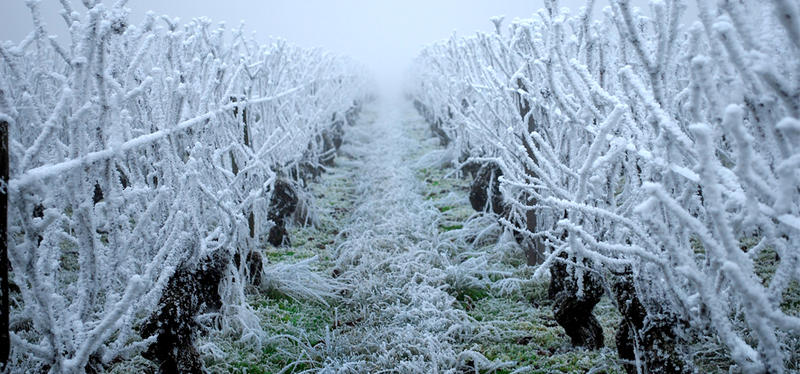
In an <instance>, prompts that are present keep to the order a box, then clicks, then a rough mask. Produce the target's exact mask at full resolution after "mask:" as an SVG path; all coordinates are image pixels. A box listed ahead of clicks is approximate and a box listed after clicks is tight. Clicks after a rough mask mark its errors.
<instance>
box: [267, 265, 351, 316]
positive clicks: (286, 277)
mask: <svg viewBox="0 0 800 374" xmlns="http://www.w3.org/2000/svg"><path fill="white" fill-rule="evenodd" d="M316 262H317V257H316V256H315V257H312V258H308V259H305V260H302V261H300V262H297V263H276V264H270V265H266V266H265V267H264V271H263V276H262V283H261V286H260V287H261V290H262V291H264V292H267V293H277V294H280V295H285V296H287V297H290V298H292V299H295V300H312V301H315V302H318V303H320V304H324V305H325V306H329V304H328V301H329V300H332V299H336V298H338V297H339V295H338V294H337V292H338V291H340V290H342V289H343V288H344V284H342V283H341V282H337V281H336V280H333V279H330V278H328V277H324V276H322V275H320V273H319V272H317V271H314V270H312V268H311V265H312V264H314V263H316Z"/></svg>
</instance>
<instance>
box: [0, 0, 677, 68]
mask: <svg viewBox="0 0 800 374" xmlns="http://www.w3.org/2000/svg"><path fill="white" fill-rule="evenodd" d="M72 3H73V6H74V8H75V9H81V10H83V5H81V2H80V1H72ZM107 3H109V4H110V3H112V2H111V1H107ZM560 4H561V6H562V7H568V8H571V9H572V11H573V12H577V11H578V9H579V8H580V7H581V6H583V5H584V4H585V1H583V0H569V1H561V2H560ZM634 4H637V5H639V6H646V5H647V1H646V0H634ZM607 5H608V0H598V1H596V4H595V8H594V9H595V12H594V13H595V16H597V15H599V14H600V12H601V9H602V8H603V7H605V6H607ZM127 6H128V7H129V8H130V9H131V15H130V20H131V21H132V22H133V23H138V22H139V21H141V19H142V18H143V17H144V15H145V14H146V12H147V11H148V10H152V11H154V12H155V13H156V14H157V15H162V14H166V15H169V16H171V17H180V18H181V20H183V21H187V20H190V19H192V18H195V17H208V18H210V19H211V20H212V21H214V22H215V23H218V22H225V23H226V25H227V26H228V28H233V27H237V26H238V25H239V23H240V22H245V25H246V29H247V30H249V31H252V32H255V37H256V39H258V40H259V41H263V42H267V41H268V40H269V38H270V37H280V38H285V39H287V40H289V41H291V42H293V43H296V44H299V45H301V46H305V47H323V48H325V49H326V50H329V51H331V52H334V53H339V54H344V55H348V56H351V57H353V58H355V59H356V60H358V61H360V62H362V63H363V64H364V65H366V66H367V67H368V68H370V69H371V70H372V71H373V73H374V74H375V76H376V78H378V80H379V81H381V82H384V83H387V82H397V80H398V78H399V77H400V76H401V74H402V72H403V70H404V68H405V67H406V66H408V64H409V63H410V61H411V60H412V59H413V58H414V56H415V55H416V54H417V53H418V51H419V50H420V49H421V48H422V47H423V46H424V45H426V44H430V43H433V42H436V41H438V40H442V39H446V38H448V37H449V36H450V35H451V34H452V33H453V32H457V33H459V34H472V33H474V32H475V31H477V30H485V31H489V30H492V29H493V26H492V24H491V22H490V21H489V18H490V17H492V16H499V15H503V16H505V17H506V24H507V23H508V22H510V20H512V19H514V18H529V17H530V16H531V15H532V14H534V13H535V12H536V10H538V9H540V8H542V7H543V6H544V2H543V0H497V1H490V0H336V1H332V0H304V1H298V0H270V1H258V0H225V1H197V0H130V1H129V2H128V5H127ZM41 10H42V17H43V19H44V22H45V23H46V24H47V29H48V32H49V33H50V34H56V35H64V34H65V33H66V28H65V26H64V22H63V20H62V19H61V17H60V16H59V15H58V12H59V11H60V10H61V4H60V2H59V1H58V0H42V1H41ZM691 12H692V10H691V9H690V14H691ZM0 14H2V15H3V20H4V22H3V23H0V40H3V41H5V40H13V41H19V40H21V39H23V38H24V37H25V36H26V35H27V34H28V33H29V32H30V31H31V30H32V23H31V17H30V12H29V10H28V8H27V6H26V5H25V1H24V0H0ZM60 40H62V42H63V37H61V38H60Z"/></svg>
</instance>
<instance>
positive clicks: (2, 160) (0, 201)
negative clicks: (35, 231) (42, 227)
mask: <svg viewBox="0 0 800 374" xmlns="http://www.w3.org/2000/svg"><path fill="white" fill-rule="evenodd" d="M0 178H2V181H0V292H2V293H3V296H2V300H1V301H0V303H1V305H0V370H5V368H6V365H7V364H8V355H9V353H10V349H11V348H10V344H11V338H10V336H9V332H8V316H9V312H10V305H9V298H8V289H9V287H8V235H7V230H8V122H6V121H2V120H0Z"/></svg>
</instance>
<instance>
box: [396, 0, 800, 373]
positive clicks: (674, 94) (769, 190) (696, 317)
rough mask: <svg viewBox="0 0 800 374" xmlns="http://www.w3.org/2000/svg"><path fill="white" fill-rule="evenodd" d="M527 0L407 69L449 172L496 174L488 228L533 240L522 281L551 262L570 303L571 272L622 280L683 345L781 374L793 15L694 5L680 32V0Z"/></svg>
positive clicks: (796, 173) (799, 243)
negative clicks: (562, 274)
mask: <svg viewBox="0 0 800 374" xmlns="http://www.w3.org/2000/svg"><path fill="white" fill-rule="evenodd" d="M545 3H546V9H543V10H540V11H539V12H538V13H537V14H536V15H535V17H534V18H532V19H526V20H515V21H514V22H513V23H512V24H511V26H510V27H509V28H507V29H505V30H503V29H502V28H501V27H500V21H501V20H495V23H496V25H497V26H498V27H497V32H496V33H492V34H484V33H481V34H478V35H475V36H471V37H455V36H454V37H453V38H451V39H450V40H448V41H446V42H443V43H439V44H436V45H433V46H431V47H429V48H427V49H426V50H424V51H423V52H422V53H421V55H420V56H419V57H418V59H417V61H416V64H415V72H416V73H417V77H418V78H417V80H416V82H417V83H415V84H414V86H413V87H412V88H411V93H412V96H413V97H414V98H415V99H416V100H417V101H418V102H419V103H421V105H420V107H421V108H422V110H423V112H424V114H425V115H426V116H427V117H428V120H429V121H430V122H432V123H435V124H437V126H438V128H439V129H441V131H442V132H444V134H445V135H446V137H447V138H448V139H450V140H452V147H453V148H454V149H455V151H456V152H453V153H452V154H454V155H456V157H458V158H457V159H454V160H453V161H454V162H456V163H458V162H464V161H467V160H468V159H469V160H477V161H494V162H496V163H497V164H498V165H499V166H500V168H501V169H502V173H503V176H502V177H501V178H500V180H501V186H500V189H501V191H502V193H503V196H504V200H505V202H506V203H507V204H509V206H510V207H511V209H510V212H509V214H508V215H507V216H505V217H503V218H501V222H503V223H504V224H505V226H506V227H507V228H508V229H510V230H514V231H517V232H521V233H522V234H524V235H526V236H528V237H529V238H532V239H537V240H543V241H544V242H545V243H547V247H548V249H547V250H546V253H545V255H546V256H545V259H544V264H543V265H542V266H540V267H539V270H538V271H537V274H543V273H545V272H546V271H547V270H548V269H549V265H550V264H552V263H553V262H554V261H565V260H564V258H562V257H560V256H563V254H567V255H568V258H569V260H567V261H568V262H569V263H570V264H571V265H572V266H571V268H572V269H573V270H572V272H573V274H574V276H575V278H576V279H577V280H578V293H581V292H582V284H581V281H580V280H581V279H583V276H582V274H583V272H587V271H590V272H597V273H599V274H615V273H619V272H624V271H626V269H632V272H633V274H634V275H635V277H634V279H635V284H636V289H637V293H638V295H639V296H638V297H639V298H640V299H642V300H643V302H644V303H645V304H646V306H647V307H648V308H649V309H650V310H655V309H658V310H662V311H663V310H667V311H669V313H672V314H674V315H675V316H676V317H675V318H676V320H677V321H681V322H680V323H678V324H677V325H676V326H675V328H676V329H678V330H681V331H680V334H681V335H684V338H686V339H688V341H690V342H697V341H698V340H703V339H706V338H704V337H708V336H710V337H711V340H712V342H713V343H714V344H721V345H723V346H724V347H726V349H727V352H728V354H729V355H730V357H731V358H732V360H733V361H734V362H735V363H736V364H737V365H738V366H739V368H740V369H741V370H743V371H744V372H771V373H778V372H783V371H784V370H785V367H786V361H787V360H788V359H789V355H790V352H789V349H788V348H787V344H790V342H791V341H795V342H796V341H797V338H798V335H800V318H798V316H797V315H796V311H795V312H790V311H787V310H785V309H783V308H782V307H781V304H782V302H783V300H784V295H785V293H786V292H787V290H789V289H790V288H792V287H794V288H797V287H798V283H797V282H798V281H800V272H799V271H798V269H800V267H798V257H799V256H800V252H798V249H800V189H798V185H800V153H798V149H800V75H798V72H800V44H798V43H799V42H798V40H800V39H798V35H800V34H799V33H800V31H799V30H800V13H798V12H800V9H798V4H797V3H796V2H791V1H779V0H774V1H769V2H766V1H765V2H762V1H738V2H733V1H719V2H707V1H700V0H698V1H697V6H698V13H699V20H698V21H694V20H691V22H693V23H692V24H691V25H689V26H688V27H684V26H683V25H681V20H682V19H683V18H682V17H683V12H684V10H685V4H684V1H680V0H665V1H652V2H650V9H649V12H644V11H642V10H640V9H638V8H636V7H633V6H632V5H631V4H630V1H628V0H614V1H612V5H611V6H610V7H607V8H605V9H603V12H602V14H603V15H602V17H601V19H599V20H592V19H591V15H592V7H593V5H594V1H588V3H587V6H586V7H583V8H581V9H580V11H579V12H578V13H577V14H570V12H569V10H567V9H562V8H560V7H559V5H558V2H557V1H553V0H549V1H546V2H545ZM712 3H716V5H712ZM531 211H533V212H535V214H534V215H533V216H531V214H529V212H531ZM531 217H534V219H535V221H534V222H535V225H533V226H531V225H530V224H529V223H530V222H531ZM767 255H769V256H772V257H770V258H773V257H774V258H775V261H774V263H775V268H774V275H771V276H770V277H767V278H765V277H763V275H761V274H759V272H758V269H757V268H758V266H759V264H758V262H759V259H760V258H763V257H764V256H767ZM585 264H588V266H587V265H585ZM659 308H661V309H659ZM664 308H666V309H664ZM791 344H796V343H791Z"/></svg>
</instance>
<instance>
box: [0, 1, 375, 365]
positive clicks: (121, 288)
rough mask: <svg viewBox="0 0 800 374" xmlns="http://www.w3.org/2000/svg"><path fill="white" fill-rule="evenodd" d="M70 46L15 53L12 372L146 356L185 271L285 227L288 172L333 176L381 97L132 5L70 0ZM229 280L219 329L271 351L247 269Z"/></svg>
mask: <svg viewBox="0 0 800 374" xmlns="http://www.w3.org/2000/svg"><path fill="white" fill-rule="evenodd" d="M61 3H62V4H63V11H62V13H61V15H62V17H63V19H64V21H65V22H66V24H67V25H68V28H69V35H68V38H67V39H66V42H59V41H57V40H56V39H55V38H53V37H50V36H48V35H47V31H46V30H45V28H44V25H43V24H42V21H41V18H40V15H39V10H38V1H29V2H28V5H29V7H30V9H31V14H32V15H33V17H32V18H33V23H34V31H33V32H31V33H30V35H28V37H27V38H25V39H24V40H23V41H21V42H20V43H18V44H12V43H10V42H9V43H5V44H2V46H0V119H2V120H4V121H7V122H8V123H9V124H10V158H11V170H10V177H11V180H10V183H9V186H8V187H9V196H10V199H9V201H10V202H11V203H10V206H9V235H8V239H9V243H8V244H9V257H10V262H11V265H12V267H13V271H12V282H13V284H14V285H15V286H16V287H17V288H18V292H17V293H15V294H12V299H13V300H14V303H13V307H12V314H11V339H12V363H16V365H22V366H20V368H23V367H29V366H31V367H32V365H39V366H40V367H49V370H50V371H51V372H63V373H71V372H83V371H84V370H85V369H84V368H85V367H86V366H87V364H88V363H90V361H91V362H93V363H95V364H100V365H103V364H105V363H109V362H112V361H113V360H115V359H118V358H125V357H129V356H130V355H132V354H135V353H138V352H139V351H141V350H142V349H144V348H146V346H147V345H148V344H149V343H150V342H151V341H150V340H144V341H142V340H141V339H137V335H138V332H137V331H136V329H137V328H138V326H139V325H140V324H141V323H142V321H143V320H144V319H145V318H147V317H148V315H149V313H151V312H152V311H153V310H154V309H155V308H156V304H157V303H158V302H159V298H160V296H161V293H162V291H163V289H164V287H165V285H166V283H167V282H168V280H169V278H170V277H171V275H172V274H173V273H174V272H175V271H176V268H178V267H180V266H182V265H185V264H191V263H194V262H197V261H198V259H200V258H203V257H204V256H207V255H209V254H211V253H214V252H217V251H228V252H229V253H230V254H236V253H237V252H238V253H240V254H241V257H240V258H245V256H246V255H247V251H250V250H251V248H254V247H255V246H256V244H257V243H258V242H259V241H261V240H262V239H263V237H264V236H265V235H266V233H267V232H268V231H269V229H270V227H271V225H272V224H273V222H270V220H269V218H268V208H269V201H270V196H271V193H272V191H273V190H274V188H273V186H274V183H275V181H276V179H277V178H278V177H279V176H285V177H289V178H295V179H296V180H297V181H298V182H297V183H300V184H302V180H301V179H300V178H299V175H300V174H301V173H302V171H301V169H302V168H303V167H308V165H311V166H312V167H318V166H319V165H318V163H319V160H320V159H321V158H323V157H322V156H323V152H329V149H328V148H329V147H327V146H326V145H325V144H324V143H325V139H323V138H324V136H325V134H326V131H328V129H329V127H330V126H331V124H332V123H334V122H335V121H336V120H337V119H338V118H344V117H345V115H347V114H349V112H348V110H350V109H351V108H352V107H353V106H354V105H355V104H356V103H357V102H359V101H361V100H362V99H363V93H364V92H366V91H367V90H365V89H364V85H365V84H366V82H365V81H364V80H363V79H362V72H361V71H360V68H358V67H357V66H356V65H355V64H354V63H352V62H350V61H348V60H345V59H343V58H340V57H338V56H333V55H330V54H327V53H325V52H323V51H320V50H308V49H303V48H299V47H296V46H293V45H291V44H289V43H287V42H285V41H283V40H275V41H273V42H272V43H271V44H269V45H259V44H257V43H256V42H255V41H253V40H251V39H249V38H247V37H245V36H244V31H243V29H242V28H238V29H236V30H233V32H230V33H229V32H226V31H225V28H224V25H223V26H221V27H219V28H214V27H212V26H211V23H210V21H208V20H207V19H196V20H193V21H191V22H189V23H187V24H185V25H180V24H179V23H178V20H177V19H170V18H168V17H156V16H154V15H152V14H149V15H148V16H147V17H146V18H145V20H144V21H143V22H142V24H139V25H133V24H130V23H129V21H128V18H127V13H128V10H127V9H126V8H125V7H124V6H125V3H126V2H125V1H118V2H116V3H115V4H114V5H113V6H107V5H105V4H102V3H101V2H99V1H83V5H84V7H85V8H86V9H85V11H84V12H78V10H76V9H73V8H72V6H71V4H70V2H69V1H62V2H61ZM241 262H242V264H239V266H238V268H236V265H235V264H233V263H231V265H229V266H228V269H227V270H226V273H225V274H226V275H225V279H226V280H223V282H222V283H221V284H222V286H221V287H220V294H221V297H222V302H223V307H222V308H221V309H220V312H219V313H218V315H217V317H216V318H217V319H218V320H219V321H220V322H219V323H217V324H216V326H218V327H220V328H222V329H224V330H225V332H226V333H231V334H237V335H239V336H241V337H242V338H247V339H253V341H255V342H258V341H260V339H261V337H262V335H263V334H262V333H261V331H260V327H259V326H258V324H257V323H252V321H253V318H250V316H249V314H250V313H251V312H250V310H249V306H248V305H247V304H246V303H245V302H244V288H243V287H244V285H245V284H247V282H246V281H245V280H244V278H243V277H245V276H246V275H247V269H246V266H245V265H244V264H243V262H244V261H241Z"/></svg>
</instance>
